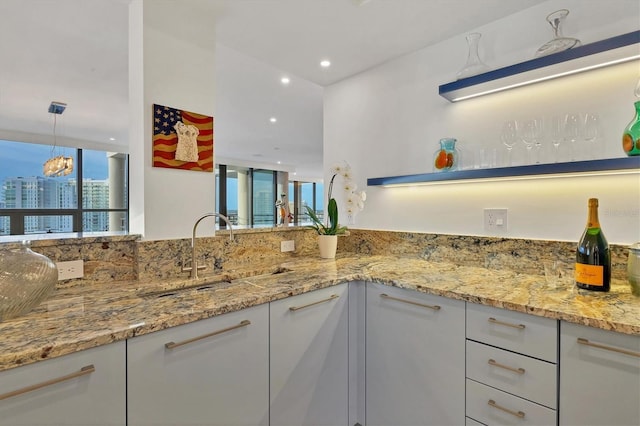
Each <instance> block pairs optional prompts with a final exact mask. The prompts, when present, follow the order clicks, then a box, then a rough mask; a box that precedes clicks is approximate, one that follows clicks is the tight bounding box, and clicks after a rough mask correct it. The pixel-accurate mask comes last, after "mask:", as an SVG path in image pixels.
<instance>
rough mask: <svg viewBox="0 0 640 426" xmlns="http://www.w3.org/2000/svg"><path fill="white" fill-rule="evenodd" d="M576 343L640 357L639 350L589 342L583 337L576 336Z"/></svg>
mask: <svg viewBox="0 0 640 426" xmlns="http://www.w3.org/2000/svg"><path fill="white" fill-rule="evenodd" d="M578 343H580V344H581V345H585V346H592V347H594V348H599V349H604V350H607V351H611V352H618V353H621V354H625V355H631V356H635V357H638V358H640V352H635V351H630V350H627V349H621V348H615V347H613V346H607V345H603V344H601V343H594V342H590V341H589V340H587V339H583V338H582V337H578Z"/></svg>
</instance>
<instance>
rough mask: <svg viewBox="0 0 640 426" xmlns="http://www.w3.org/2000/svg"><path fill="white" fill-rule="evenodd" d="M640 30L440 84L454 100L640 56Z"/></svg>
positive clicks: (446, 95)
mask: <svg viewBox="0 0 640 426" xmlns="http://www.w3.org/2000/svg"><path fill="white" fill-rule="evenodd" d="M638 44H640V31H633V32H630V33H627V34H622V35H619V36H616V37H611V38H608V39H605V40H601V41H597V42H595V43H590V44H585V45H583V46H578V47H574V48H573V49H569V50H565V51H563V52H558V53H554V54H551V55H547V56H543V57H541V58H535V59H531V60H529V61H526V62H521V63H519V64H515V65H510V66H508V67H504V68H499V69H496V70H492V71H488V72H486V73H483V74H478V75H474V76H472V77H468V78H463V79H461V80H457V81H454V82H451V83H447V84H443V85H442V86H440V87H439V93H440V96H442V97H444V98H446V99H448V100H449V101H451V102H456V101H461V100H464V99H470V98H474V97H477V96H482V95H486V94H489V93H495V92H500V91H503V90H508V89H512V88H514V87H520V86H525V85H528V84H533V83H537V82H539V81H545V80H550V79H553V78H558V77H562V76H565V75H570V74H576V73H579V72H582V71H587V70H590V69H595V68H602V67H605V66H609V65H613V64H618V63H622V62H627V61H631V60H634V59H638V58H640V46H638Z"/></svg>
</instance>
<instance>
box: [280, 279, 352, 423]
mask: <svg viewBox="0 0 640 426" xmlns="http://www.w3.org/2000/svg"><path fill="white" fill-rule="evenodd" d="M347 288H348V287H347V284H341V285H338V286H335V287H329V288H325V289H322V290H317V291H313V292H310V293H306V294H301V295H299V296H295V297H290V298H287V299H283V300H279V301H276V302H272V303H271V307H270V309H271V315H270V317H271V352H270V355H271V356H270V364H271V383H270V386H271V415H270V417H271V426H285V425H287V426H288V425H312V426H323V425H326V426H340V425H346V424H347V421H348V414H349V407H348V399H349V395H348V384H349V369H348V362H349V354H348V309H347V307H348V292H347Z"/></svg>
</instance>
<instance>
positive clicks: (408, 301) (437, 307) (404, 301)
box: [380, 293, 440, 311]
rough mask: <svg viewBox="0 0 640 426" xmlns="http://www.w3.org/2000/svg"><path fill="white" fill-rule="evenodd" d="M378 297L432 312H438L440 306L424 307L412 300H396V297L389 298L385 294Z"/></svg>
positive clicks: (422, 304)
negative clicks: (431, 310)
mask: <svg viewBox="0 0 640 426" xmlns="http://www.w3.org/2000/svg"><path fill="white" fill-rule="evenodd" d="M380 297H382V298H384V299H389V300H395V301H397V302H402V303H408V304H410V305H415V306H420V307H422V308H428V309H433V310H434V311H439V310H440V306H438V305H425V304H424V303H418V302H414V301H412V300H406V299H398V298H397V297H393V296H389V295H388V294H385V293H382V294H381V295H380Z"/></svg>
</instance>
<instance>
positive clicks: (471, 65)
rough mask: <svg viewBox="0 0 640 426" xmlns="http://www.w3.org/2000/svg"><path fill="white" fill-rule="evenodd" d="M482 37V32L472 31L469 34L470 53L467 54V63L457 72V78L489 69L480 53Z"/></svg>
mask: <svg viewBox="0 0 640 426" xmlns="http://www.w3.org/2000/svg"><path fill="white" fill-rule="evenodd" d="M480 37H482V34H480V33H471V34H469V35H467V44H468V45H469V53H468V54H467V63H466V64H465V66H464V68H462V69H461V70H460V71H459V72H458V74H456V78H457V79H458V80H461V79H463V78H467V77H471V76H474V75H478V74H482V73H483V72H487V71H489V67H488V66H486V65H485V64H484V62H482V60H480V56H479V55H478V46H479V43H480Z"/></svg>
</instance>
